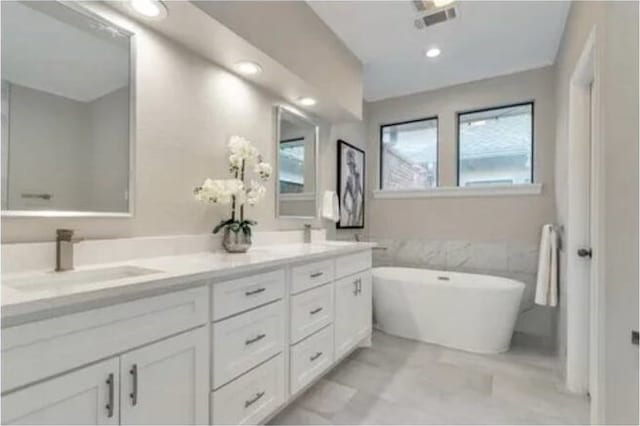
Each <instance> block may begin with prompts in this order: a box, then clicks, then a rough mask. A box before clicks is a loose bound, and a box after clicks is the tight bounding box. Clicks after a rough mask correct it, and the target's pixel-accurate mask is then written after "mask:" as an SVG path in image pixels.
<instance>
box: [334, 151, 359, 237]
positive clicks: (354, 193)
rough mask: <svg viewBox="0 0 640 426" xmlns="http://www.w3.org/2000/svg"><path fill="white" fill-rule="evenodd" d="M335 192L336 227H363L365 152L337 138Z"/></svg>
mask: <svg viewBox="0 0 640 426" xmlns="http://www.w3.org/2000/svg"><path fill="white" fill-rule="evenodd" d="M337 150H338V155H337V157H338V175H337V179H336V180H337V186H338V188H337V193H338V205H339V212H340V219H339V220H338V222H336V228H337V229H363V228H364V208H365V205H364V204H365V192H364V185H365V182H366V180H365V179H366V158H365V152H364V151H363V150H362V149H360V148H357V147H355V146H353V145H351V144H350V143H349V142H347V141H344V140H342V139H338V143H337Z"/></svg>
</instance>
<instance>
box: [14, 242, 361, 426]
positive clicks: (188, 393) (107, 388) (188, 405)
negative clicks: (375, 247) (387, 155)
mask: <svg viewBox="0 0 640 426" xmlns="http://www.w3.org/2000/svg"><path fill="white" fill-rule="evenodd" d="M370 269H371V252H370V250H369V249H368V248H366V249H362V250H359V251H355V252H354V251H347V254H346V255H345V254H343V255H339V254H335V252H328V253H326V254H324V255H321V256H313V257H312V258H310V259H308V260H305V257H304V256H300V257H297V258H295V260H293V261H287V260H284V261H281V263H278V264H275V265H273V264H272V265H265V267H262V268H260V267H259V268H252V269H251V272H248V273H247V272H242V271H238V270H237V269H236V270H235V271H233V272H230V273H229V274H224V275H222V276H216V275H215V274H216V273H218V272H212V275H210V276H209V277H207V276H206V275H201V276H200V278H199V280H200V281H194V282H191V283H189V281H184V282H181V281H179V280H176V281H173V282H174V283H177V285H179V286H180V288H182V290H173V291H171V292H167V291H169V290H164V292H160V294H157V293H155V292H154V293H153V294H152V295H148V296H143V295H138V296H137V298H134V299H133V300H128V301H126V302H120V303H115V304H111V305H108V304H107V306H104V305H102V304H101V305H99V307H93V308H92V307H86V308H85V310H81V311H80V312H75V313H64V312H61V314H60V315H59V316H55V315H54V316H53V317H51V318H48V319H43V320H33V321H31V322H26V323H23V324H19V325H15V326H12V327H8V328H4V329H2V347H1V351H2V414H1V420H2V423H3V424H68V425H72V424H86V425H91V424H94V425H99V424H104V425H118V424H120V425H138V424H139V425H144V424H181V425H195V424H256V423H262V422H266V421H268V420H269V419H270V418H271V417H272V416H274V415H275V414H276V413H277V412H278V411H279V410H281V409H283V408H284V407H285V406H286V405H287V404H288V403H289V402H291V401H292V400H293V399H294V398H295V397H297V396H298V395H299V394H300V393H301V392H304V391H305V389H307V388H308V387H309V386H312V385H313V383H315V382H316V381H317V380H318V379H319V378H320V377H322V375H323V374H326V373H327V372H328V371H329V370H330V369H331V368H332V367H333V366H335V365H336V363H337V362H339V361H340V360H342V359H343V358H344V357H345V356H346V355H347V354H348V353H349V352H350V351H352V350H354V349H355V348H356V347H357V346H358V345H359V344H362V343H366V342H367V341H368V340H369V338H370V333H371V325H372V318H371V298H372V291H371V272H370ZM218 277H219V278H218ZM187 279H188V278H186V277H185V280H187ZM192 279H194V280H195V278H192ZM153 284H154V285H156V284H157V283H155V282H154V283H153Z"/></svg>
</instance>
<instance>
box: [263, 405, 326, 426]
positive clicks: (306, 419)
mask: <svg viewBox="0 0 640 426" xmlns="http://www.w3.org/2000/svg"><path fill="white" fill-rule="evenodd" d="M269 424H272V425H331V424H333V421H331V420H329V419H327V418H325V417H322V416H321V415H319V414H317V413H314V412H313V411H310V410H306V409H304V408H302V407H300V406H299V405H298V404H295V403H294V404H292V405H290V406H289V407H287V408H285V409H284V411H282V412H281V413H280V414H278V415H277V416H276V417H274V418H273V419H271V421H270V422H269Z"/></svg>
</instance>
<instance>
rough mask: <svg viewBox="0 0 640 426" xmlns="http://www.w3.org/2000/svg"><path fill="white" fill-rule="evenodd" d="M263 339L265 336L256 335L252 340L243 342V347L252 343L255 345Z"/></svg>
mask: <svg viewBox="0 0 640 426" xmlns="http://www.w3.org/2000/svg"><path fill="white" fill-rule="evenodd" d="M265 337H267V335H266V334H258V335H257V336H256V337H254V338H253V339H248V340H246V341H245V342H244V344H245V345H251V344H252V343H255V342H257V341H259V340H262V339H264V338H265Z"/></svg>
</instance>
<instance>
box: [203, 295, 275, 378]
mask: <svg viewBox="0 0 640 426" xmlns="http://www.w3.org/2000/svg"><path fill="white" fill-rule="evenodd" d="M284 330H285V312H284V304H283V302H282V301H279V302H275V303H272V304H270V305H267V306H264V307H262V308H258V309H255V310H253V311H249V312H246V313H244V314H242V315H238V316H236V317H233V318H229V319H226V320H223V321H220V322H217V323H214V324H213V327H212V333H213V336H212V339H211V344H212V349H211V353H212V354H213V369H212V370H211V374H212V375H213V377H212V382H213V388H214V389H217V388H218V387H220V386H222V385H224V384H225V383H227V382H229V381H231V380H233V379H235V378H236V377H238V376H239V375H241V374H242V373H245V372H246V371H248V370H249V369H251V368H253V367H255V366H256V365H258V364H260V363H261V362H263V361H265V360H266V359H268V358H270V357H272V356H273V355H275V354H277V353H279V352H282V350H283V349H284V343H285V342H284V335H285V333H284Z"/></svg>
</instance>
